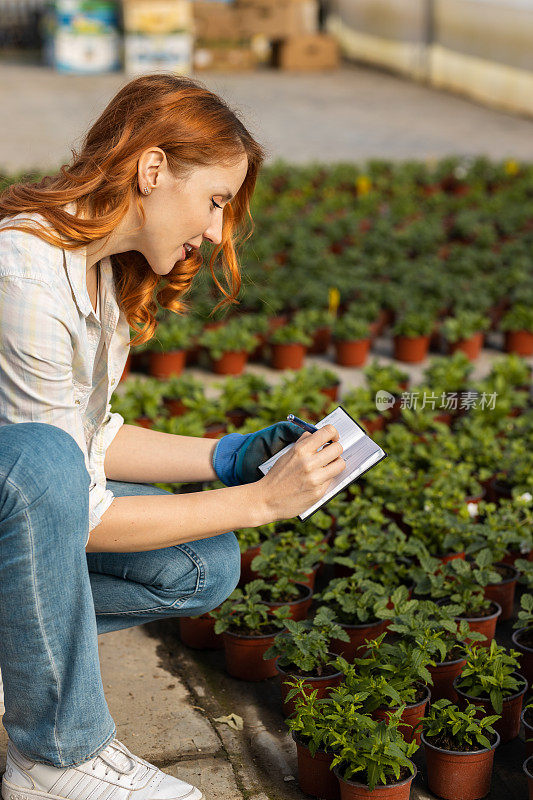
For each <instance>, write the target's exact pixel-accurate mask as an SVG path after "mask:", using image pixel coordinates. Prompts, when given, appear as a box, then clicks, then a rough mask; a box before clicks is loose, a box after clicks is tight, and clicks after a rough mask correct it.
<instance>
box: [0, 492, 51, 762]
mask: <svg viewBox="0 0 533 800" xmlns="http://www.w3.org/2000/svg"><path fill="white" fill-rule="evenodd" d="M6 483H7V484H9V486H11V487H12V488H13V489H14V490H15V491H16V492H19V493H20V496H21V497H22V499H23V500H24V502H25V503H26V505H29V501H28V500H27V499H26V496H25V494H24V492H23V491H22V489H21V488H20V487H19V486H16V485H15V484H14V483H13V481H11V480H9V478H6ZM24 517H25V519H26V521H27V524H28V533H29V538H30V546H31V554H32V559H31V579H32V584H33V588H34V592H35V608H36V610H37V618H38V620H39V627H40V629H41V633H43V634H45V631H44V625H43V618H42V614H41V608H40V606H39V599H38V598H39V593H38V591H37V585H36V579H35V537H34V535H33V527H32V524H31V519H30V517H29V514H28V510H27V509H25V510H24ZM43 641H44V643H45V647H46V652H47V653H48V657H49V659H50V663H51V665H52V672H53V674H54V677H55V680H56V686H57V699H58V702H57V704H56V710H55V715H54V741H55V743H56V747H57V752H58V753H59V758H60V760H61V761H62V760H63V755H62V752H61V747H60V745H59V742H58V740H57V712H58V709H59V701H60V699H61V683H60V680H59V673H58V671H57V668H56V664H55V661H54V657H53V654H52V651H51V649H50V646H49V643H48V640H47V637H46V635H43Z"/></svg>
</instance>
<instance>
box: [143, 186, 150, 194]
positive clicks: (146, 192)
mask: <svg viewBox="0 0 533 800" xmlns="http://www.w3.org/2000/svg"><path fill="white" fill-rule="evenodd" d="M151 191H152V190H151V189H149V188H148V186H145V187H144V189H143V192H144V193H145V194H150V192H151Z"/></svg>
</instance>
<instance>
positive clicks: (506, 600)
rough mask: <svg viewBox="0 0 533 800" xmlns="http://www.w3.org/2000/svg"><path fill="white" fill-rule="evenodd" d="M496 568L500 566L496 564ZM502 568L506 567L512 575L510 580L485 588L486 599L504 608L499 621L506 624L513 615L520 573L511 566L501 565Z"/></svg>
mask: <svg viewBox="0 0 533 800" xmlns="http://www.w3.org/2000/svg"><path fill="white" fill-rule="evenodd" d="M495 566H498V564H495ZM500 566H504V567H506V569H507V570H510V572H511V573H512V574H511V575H510V576H509V577H508V578H504V579H503V580H502V581H501V582H500V583H489V584H488V585H487V586H486V587H485V597H488V598H489V600H493V601H494V602H496V603H498V604H499V605H500V606H501V607H502V613H501V614H500V620H499V621H500V622H504V621H505V620H507V619H511V617H512V615H513V605H514V596H515V590H516V582H517V580H518V575H519V573H518V570H517V569H515V567H512V566H511V565H510V564H500Z"/></svg>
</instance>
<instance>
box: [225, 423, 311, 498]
mask: <svg viewBox="0 0 533 800" xmlns="http://www.w3.org/2000/svg"><path fill="white" fill-rule="evenodd" d="M302 433H303V431H302V429H301V428H299V427H298V426H297V425H293V423H292V422H276V423H275V424H274V425H270V427H269V428H263V429H262V430H260V431H256V432H255V433H228V434H227V435H226V436H223V437H222V438H221V439H219V440H218V442H217V446H216V447H215V451H214V453H213V467H214V470H215V472H216V474H217V476H218V478H219V479H220V480H221V481H222V483H225V484H226V486H240V485H241V484H243V483H253V482H254V481H258V480H259V479H260V478H262V477H263V473H262V472H261V471H260V470H259V469H258V467H259V464H262V463H263V462H264V461H266V460H267V459H269V458H270V457H271V456H273V455H275V454H276V453H279V451H280V450H283V448H284V447H286V446H287V445H288V444H291V443H292V442H296V441H297V439H299V438H300V436H301V435H302Z"/></svg>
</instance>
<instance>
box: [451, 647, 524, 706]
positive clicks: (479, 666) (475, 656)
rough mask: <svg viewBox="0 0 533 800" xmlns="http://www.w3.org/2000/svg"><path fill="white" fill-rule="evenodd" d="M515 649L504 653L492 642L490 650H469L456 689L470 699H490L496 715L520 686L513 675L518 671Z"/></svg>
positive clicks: (477, 648)
mask: <svg viewBox="0 0 533 800" xmlns="http://www.w3.org/2000/svg"><path fill="white" fill-rule="evenodd" d="M519 656H520V653H518V652H517V651H516V650H506V649H505V647H500V646H499V645H498V644H496V641H495V640H494V639H493V640H492V642H491V643H490V647H468V648H467V657H466V664H465V666H464V667H463V670H462V672H461V676H460V679H459V681H458V683H457V686H458V688H459V689H461V691H463V692H464V693H465V694H467V695H469V696H470V697H479V698H482V699H486V700H490V703H491V705H492V707H493V708H494V710H495V711H496V713H497V714H501V713H502V707H503V701H504V700H505V698H506V697H510V696H511V695H513V694H516V693H517V692H518V691H520V689H521V688H522V687H523V679H522V680H520V678H518V677H516V676H515V675H513V673H515V672H517V670H518V669H519V661H518V658H519Z"/></svg>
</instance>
